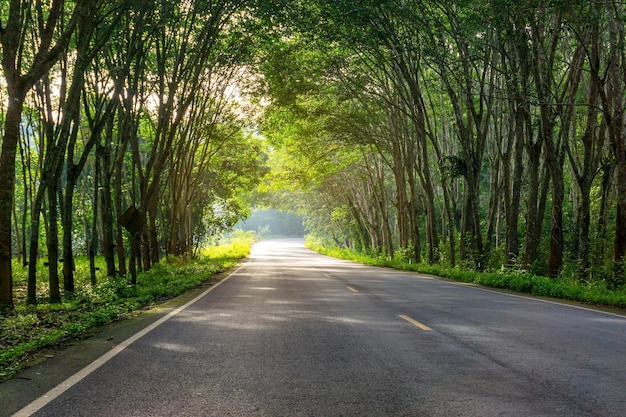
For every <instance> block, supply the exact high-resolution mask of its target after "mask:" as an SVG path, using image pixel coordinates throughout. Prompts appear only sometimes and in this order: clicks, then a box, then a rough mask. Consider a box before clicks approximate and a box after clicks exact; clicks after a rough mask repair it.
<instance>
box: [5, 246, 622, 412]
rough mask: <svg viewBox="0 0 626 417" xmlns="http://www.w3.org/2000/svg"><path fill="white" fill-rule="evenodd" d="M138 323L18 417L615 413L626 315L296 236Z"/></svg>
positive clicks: (40, 370)
mask: <svg viewBox="0 0 626 417" xmlns="http://www.w3.org/2000/svg"><path fill="white" fill-rule="evenodd" d="M166 313H169V315H167V316H166V315H165V314H166ZM157 319H158V321H157ZM145 321H146V323H145V324H142V322H141V320H140V321H139V324H134V326H139V325H141V326H143V327H142V328H143V333H140V334H135V336H131V337H133V339H131V340H127V341H126V342H124V343H122V344H121V345H120V344H119V342H120V340H118V339H119V336H115V341H116V345H115V346H116V347H114V348H113V349H111V348H110V347H109V348H108V349H109V350H107V352H106V353H105V355H108V356H106V357H102V358H100V360H98V361H96V362H95V363H92V364H91V365H90V366H89V367H87V368H84V369H86V370H83V371H82V373H81V374H79V376H78V377H73V378H72V377H70V378H69V379H68V380H67V381H66V382H65V383H64V384H61V385H60V386H58V387H57V388H56V390H53V391H52V392H50V393H49V394H48V396H47V397H45V398H40V399H39V400H38V402H36V403H32V404H31V406H27V407H26V408H24V409H22V411H21V412H20V413H18V414H16V415H31V414H32V415H35V416H219V417H226V416H270V417H276V416H289V417H295V416H446V417H450V416H533V417H535V416H568V417H571V416H625V415H626V319H625V318H624V317H622V316H620V315H616V314H610V313H604V312H596V311H592V310H589V309H584V308H578V307H575V306H569V305H563V304H558V303H552V302H547V301H542V300H533V299H530V298H526V297H520V296H515V295H510V294H504V293H499V292H494V291H489V290H485V289H481V288H478V287H475V286H469V285H463V284H456V283H451V282H447V281H442V280H437V279H432V278H428V277H424V276H420V275H418V274H413V273H406V272H399V271H393V270H388V269H381V268H372V267H365V266H361V265H358V264H354V263H350V262H344V261H339V260H335V259H331V258H328V257H324V256H320V255H317V254H314V253H313V252H311V251H309V250H307V249H305V248H304V247H303V246H302V241H300V240H270V241H264V242H259V243H258V244H256V245H255V247H254V250H253V253H252V255H251V257H250V259H249V261H248V262H247V263H245V264H244V265H243V266H242V267H241V268H240V269H239V270H237V271H236V272H235V273H233V274H232V275H231V276H230V277H229V278H228V279H226V280H224V281H222V282H221V283H220V284H219V285H218V286H215V287H212V289H211V290H210V291H209V292H207V293H205V294H204V295H201V296H199V297H197V298H196V299H195V301H194V300H191V301H187V305H185V306H181V307H178V308H177V309H174V308H173V307H172V308H171V309H170V310H169V312H163V313H160V315H157V316H155V317H153V318H151V319H146V320H145ZM146 325H150V326H151V327H150V328H148V329H146V328H145V326H146ZM111 331H113V330H111ZM133 332H135V330H133ZM111 339H114V337H113V336H110V337H109V338H107V340H111ZM55 361H56V362H55ZM74 362H76V361H74ZM74 362H72V356H71V355H69V356H67V355H66V356H65V357H64V358H62V359H59V358H54V359H52V360H50V363H51V364H56V365H54V366H57V368H56V369H58V372H53V371H50V370H49V369H48V368H47V366H53V365H46V363H44V364H42V365H40V366H39V367H35V368H34V369H31V370H28V371H27V372H30V373H29V374H28V377H22V378H17V379H16V380H15V381H9V383H6V384H2V385H0V392H1V391H2V390H5V394H6V392H8V390H9V389H11V387H12V385H11V383H14V384H15V385H13V386H14V387H17V388H19V390H20V392H31V393H32V396H35V394H36V396H37V397H40V393H41V392H43V391H45V390H47V389H48V388H49V387H45V385H46V384H45V383H44V382H42V381H43V378H44V377H43V375H44V374H46V373H48V374H49V373H56V374H59V373H63V372H66V373H67V372H68V371H67V369H68V367H69V368H72V366H73V367H77V365H76V364H75V363H74ZM66 363H67V364H69V365H64V364H66ZM81 366H82V365H81ZM47 369H48V370H47ZM72 372H74V371H72ZM65 377H66V376H63V378H65ZM40 379H41V380H40ZM48 384H50V383H48ZM44 388H45V390H44ZM4 398H5V399H6V398H7V395H5V397H4ZM0 399H2V396H1V395H0ZM31 400H35V398H29V399H28V401H26V398H24V399H23V400H22V401H23V402H25V403H24V404H21V405H20V408H21V407H23V406H26V403H27V402H30V401H31ZM11 405H12V406H13V407H16V406H15V404H13V403H11ZM18 409H19V408H14V409H11V410H10V412H11V413H13V412H16V411H17V410H18ZM0 413H2V411H1V410H0Z"/></svg>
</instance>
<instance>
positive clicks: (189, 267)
mask: <svg viewBox="0 0 626 417" xmlns="http://www.w3.org/2000/svg"><path fill="white" fill-rule="evenodd" d="M253 241H254V234H253V233H238V234H237V235H236V237H234V238H232V239H228V240H227V241H225V242H224V243H222V244H220V245H215V246H211V247H208V248H206V249H204V250H202V251H201V253H200V255H199V256H198V257H196V258H193V259H185V258H183V257H174V256H169V257H167V258H165V259H163V260H162V261H161V262H160V263H158V264H156V265H154V266H153V268H152V269H150V271H147V272H141V273H139V274H138V276H137V284H136V285H130V284H129V279H128V278H127V277H123V276H116V277H105V276H104V272H100V271H104V270H105V265H104V259H103V258H101V257H99V258H97V261H98V266H99V268H100V269H99V271H98V272H99V274H101V275H102V276H100V277H98V278H99V280H98V283H97V284H96V285H95V286H92V285H91V283H90V275H89V266H88V263H89V261H88V259H87V258H78V259H76V269H77V270H76V277H77V278H78V279H77V286H76V292H75V293H74V294H71V295H70V294H66V295H65V297H64V302H63V303H61V304H51V303H49V302H48V300H47V297H46V296H45V295H44V294H46V289H45V288H41V296H40V298H39V299H38V303H37V304H36V305H29V304H27V303H26V290H25V289H26V278H27V277H26V275H27V274H26V271H25V270H24V269H23V268H21V265H20V266H18V265H17V264H15V265H14V266H15V268H14V271H15V276H16V278H17V279H16V294H17V297H16V304H15V309H14V310H13V311H12V312H10V313H7V314H6V315H4V316H2V317H1V320H0V381H1V380H6V379H8V378H10V377H11V376H13V375H14V374H15V373H16V372H18V371H19V370H20V369H22V368H23V367H24V366H25V365H27V364H29V363H33V362H34V360H35V359H36V358H37V357H38V355H40V354H41V352H42V351H43V350H45V349H48V348H53V347H57V346H59V345H62V344H63V343H66V342H68V341H71V340H74V339H82V338H85V337H87V336H89V335H91V334H93V333H94V332H96V331H97V329H98V327H99V326H102V325H105V324H108V323H111V322H114V321H117V320H121V319H124V318H127V317H130V316H132V315H133V314H137V313H138V312H140V311H142V310H145V309H148V308H151V307H153V306H155V305H157V304H159V303H161V302H163V301H165V300H168V299H171V298H173V297H176V296H178V295H180V294H182V293H184V292H185V291H187V290H189V289H191V288H194V287H197V286H199V285H202V284H206V283H211V281H215V280H217V279H218V274H219V273H221V272H224V271H226V270H228V269H231V268H233V267H234V266H235V265H236V264H237V263H238V262H239V260H240V259H242V258H245V257H247V256H248V255H249V253H250V246H251V244H252V242H253Z"/></svg>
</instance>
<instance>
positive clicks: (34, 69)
mask: <svg viewBox="0 0 626 417" xmlns="http://www.w3.org/2000/svg"><path fill="white" fill-rule="evenodd" d="M89 6H90V2H89V1H80V0H79V1H77V2H76V3H75V5H74V9H73V10H72V7H71V6H70V5H69V2H66V1H63V0H53V1H52V2H50V3H49V4H48V5H44V3H43V2H41V1H35V2H23V1H21V0H10V1H9V9H8V14H7V15H5V17H6V21H5V22H4V24H2V25H0V44H1V45H2V70H3V73H4V77H5V81H6V83H7V93H8V94H7V98H8V107H7V112H6V115H5V121H4V137H3V139H2V151H1V153H0V306H1V307H3V308H12V307H13V295H12V282H13V281H12V279H13V278H12V272H11V213H12V205H13V200H14V195H15V194H14V193H15V160H16V156H17V143H18V141H19V138H20V123H21V119H22V110H23V108H24V99H25V97H26V94H27V93H28V91H29V90H30V89H31V88H32V87H33V85H34V84H35V83H36V82H37V81H38V80H39V79H41V77H42V76H44V75H45V74H46V73H47V72H48V71H49V70H50V68H52V66H53V65H54V64H55V63H56V62H57V61H58V59H59V58H60V56H61V53H62V52H63V51H64V50H65V48H66V47H67V45H68V43H69V41H70V37H71V36H72V34H73V32H74V28H75V26H76V23H77V20H78V16H79V15H80V14H81V13H83V12H84V10H85V9H84V8H88V7H89ZM64 12H70V13H71V14H70V16H66V15H65V13H64ZM31 19H32V20H31ZM36 28H37V29H41V31H38V30H37V31H35V29H36ZM31 42H34V54H33V55H32V56H30V55H29V54H30V52H31V51H32V48H31V47H27V44H28V45H32V43H31Z"/></svg>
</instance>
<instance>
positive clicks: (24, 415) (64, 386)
mask: <svg viewBox="0 0 626 417" xmlns="http://www.w3.org/2000/svg"><path fill="white" fill-rule="evenodd" d="M244 266H246V264H243V265H241V266H240V267H239V268H237V269H236V270H235V271H233V273H231V274H230V275H229V276H227V277H226V278H224V279H223V280H221V281H220V282H218V283H217V284H215V285H213V286H211V287H210V288H208V289H207V290H206V291H204V292H202V294H200V295H198V296H197V297H196V298H194V299H193V300H191V301H189V302H188V303H186V304H184V305H182V306H180V307H178V308H177V309H175V310H174V311H171V312H170V313H169V314H167V315H166V316H164V317H161V318H160V319H159V320H157V321H155V322H154V323H152V324H151V325H150V326H148V327H146V328H145V329H143V330H141V331H140V332H138V333H135V334H134V335H132V336H131V337H129V338H128V339H126V340H124V341H123V342H121V343H120V344H118V345H116V346H114V347H113V348H112V349H111V350H110V351H108V352H107V353H105V354H104V355H102V356H100V357H99V358H98V359H96V360H95V361H93V362H91V363H90V364H89V365H87V366H86V367H84V368H83V369H81V370H80V371H78V372H76V373H75V374H74V375H72V376H70V377H69V378H67V379H66V380H65V381H63V382H61V383H60V384H59V385H57V386H56V387H54V388H52V389H51V390H50V391H48V392H46V393H45V394H44V395H42V396H41V397H39V398H38V399H36V400H34V401H33V402H31V403H30V404H28V405H27V406H26V407H24V408H22V409H21V410H19V411H18V412H16V413H15V414H13V417H28V416H31V415H33V414H34V413H36V412H37V411H39V410H40V409H41V408H43V407H44V406H45V405H46V404H48V403H50V402H51V401H52V400H54V399H55V398H57V397H59V396H60V395H61V394H63V393H64V392H65V391H67V390H68V389H70V388H71V387H73V386H74V385H76V384H77V383H78V382H80V381H81V380H82V379H83V378H85V377H87V376H88V375H89V374H91V373H93V372H94V371H95V370H96V369H98V368H100V367H101V366H102V365H104V364H105V363H107V362H108V361H110V360H111V359H112V358H113V357H115V356H116V355H117V354H118V353H121V352H123V351H124V349H126V348H127V347H128V346H130V345H131V344H132V343H134V342H136V341H137V340H139V339H141V338H142V337H144V336H145V335H147V334H148V333H150V332H151V331H152V330H154V329H156V328H157V327H159V326H160V325H162V324H163V323H165V322H166V321H168V320H169V319H171V318H172V317H174V316H175V315H176V314H178V313H180V312H181V311H183V310H185V309H186V308H188V307H189V306H191V305H192V304H194V303H196V302H197V301H198V300H200V299H201V298H202V297H204V296H205V295H207V294H208V293H209V292H211V291H213V290H214V289H215V288H217V287H219V286H220V285H222V283H224V282H225V281H226V280H228V279H229V278H230V277H232V276H233V275H235V274H237V273H238V272H239V270H240V269H241V268H243V267H244Z"/></svg>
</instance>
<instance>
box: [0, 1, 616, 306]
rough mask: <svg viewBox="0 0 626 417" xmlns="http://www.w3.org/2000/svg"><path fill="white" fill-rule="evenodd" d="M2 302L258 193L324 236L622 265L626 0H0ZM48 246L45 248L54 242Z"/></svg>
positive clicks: (539, 267) (126, 254)
mask: <svg viewBox="0 0 626 417" xmlns="http://www.w3.org/2000/svg"><path fill="white" fill-rule="evenodd" d="M0 4H1V9H0V48H1V49H0V53H1V59H2V72H1V74H0V103H1V104H0V122H1V123H0V126H1V131H0V138H1V139H0V140H1V145H2V148H1V153H0V306H1V307H2V308H3V309H9V310H10V309H12V308H13V307H14V299H15V294H14V289H13V281H14V272H15V269H16V268H23V269H26V270H27V271H28V285H27V294H26V297H25V298H26V302H27V303H28V304H36V303H37V301H38V297H40V295H38V288H39V287H41V285H42V280H43V279H44V278H42V277H45V288H46V289H47V290H46V291H47V294H46V297H48V298H49V300H50V302H52V303H59V302H61V301H62V299H63V297H64V296H65V295H67V294H71V293H73V292H74V291H75V276H74V275H75V258H76V257H87V258H88V259H89V261H90V274H91V279H92V282H94V281H95V279H96V278H95V270H96V266H95V259H96V258H97V257H102V258H104V260H105V264H106V276H109V277H114V276H126V275H129V276H130V277H131V282H132V283H134V282H135V280H136V276H137V272H138V271H148V270H150V269H151V268H152V267H153V266H154V265H155V264H158V263H159V261H160V260H162V259H163V258H164V257H167V256H181V257H193V256H194V255H195V254H196V253H197V251H198V249H199V248H201V247H202V246H203V245H204V244H206V242H208V241H210V240H211V239H214V238H215V237H218V236H220V235H221V234H222V233H224V232H225V231H228V230H230V229H231V228H232V227H233V226H234V225H235V224H236V223H237V222H238V221H239V220H242V219H245V218H246V217H247V216H248V215H249V213H250V210H251V208H252V207H254V206H263V207H274V208H279V209H283V210H289V211H293V212H297V213H298V214H300V215H301V216H302V217H303V218H304V222H305V226H306V229H307V232H308V233H309V235H310V237H311V238H312V239H318V240H320V241H322V242H325V243H326V244H328V245H338V246H342V247H348V248H351V249H354V250H357V251H361V252H363V253H367V254H370V255H372V256H379V257H384V258H389V259H394V258H395V259H397V258H400V259H403V260H406V261H407V262H414V263H427V264H442V265H447V266H450V267H463V268H469V269H472V270H476V271H489V270H501V269H512V270H525V271H531V272H532V273H535V274H538V275H545V276H548V277H551V278H556V277H558V276H560V275H562V274H568V275H570V276H572V277H575V278H576V279H577V280H580V281H581V282H582V281H584V282H594V283H599V285H602V286H604V287H606V288H608V289H618V288H620V287H623V285H624V282H625V268H624V266H625V262H626V261H625V259H624V258H625V256H626V115H625V114H624V109H625V104H626V103H625V98H626V43H625V41H626V33H625V24H626V23H625V22H626V4H623V3H622V2H618V1H613V0H609V1H603V2H593V1H587V0H549V1H539V0H519V1H513V0H487V1H484V0H481V1H478V0H389V1H374V0H364V1H353V0H307V1H303V0H287V1H281V2H277V1H274V0H254V1H244V0H184V1H180V2H172V1H168V0H159V1H145V0H108V1H104V2H99V1H96V0H75V1H67V0H51V1H48V2H43V1H41V0H33V1H26V2H25V1H22V0H1V1H0ZM42 260H43V261H44V262H45V263H42V262H41V261H42Z"/></svg>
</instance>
